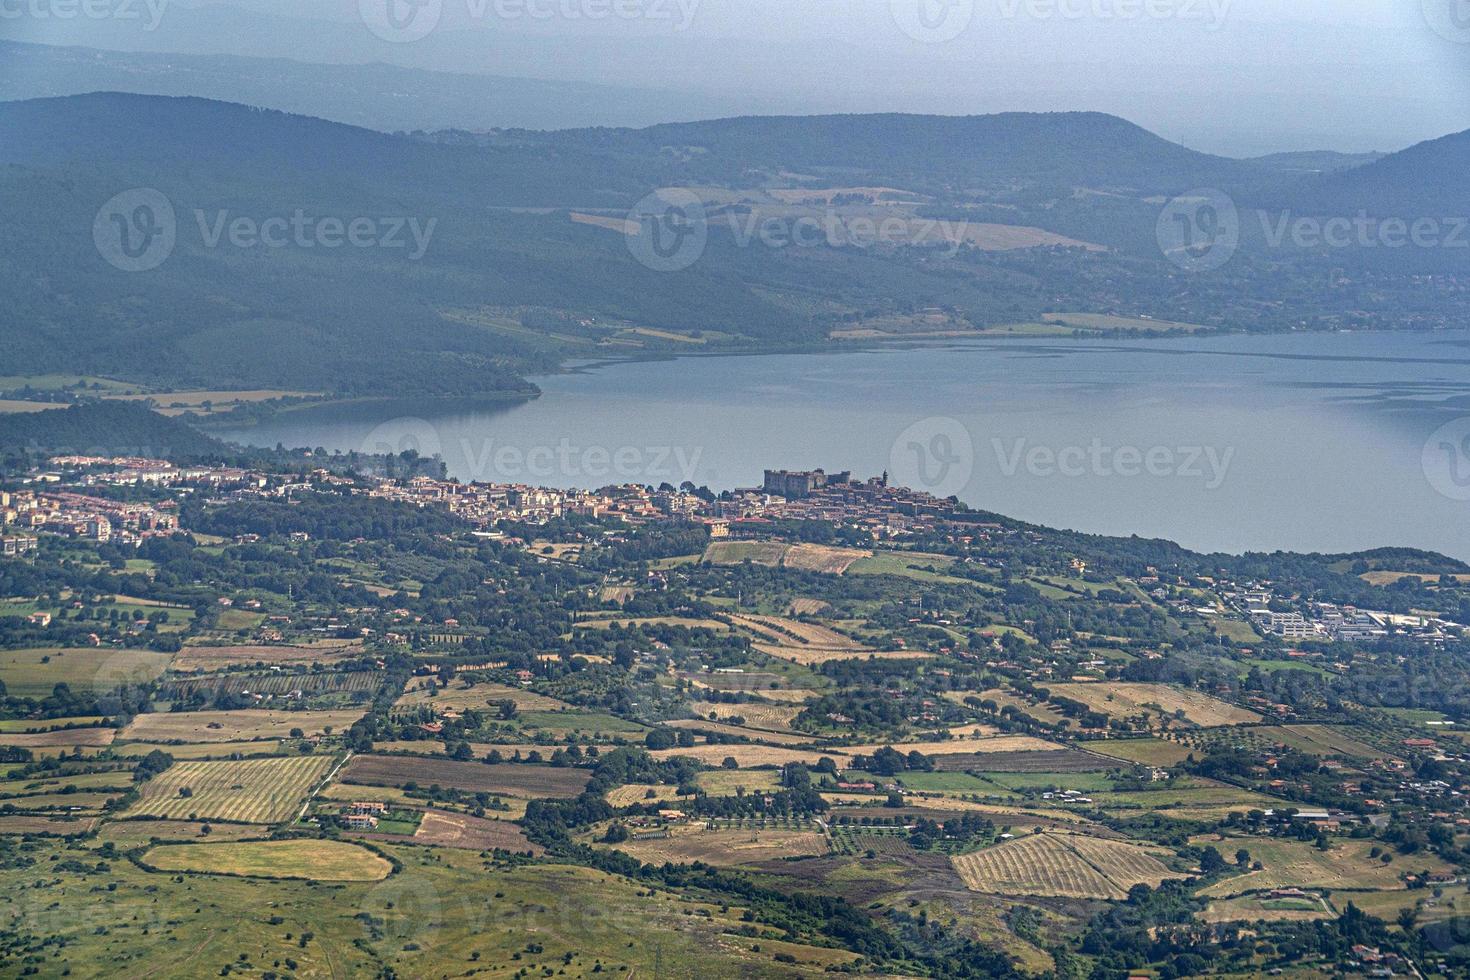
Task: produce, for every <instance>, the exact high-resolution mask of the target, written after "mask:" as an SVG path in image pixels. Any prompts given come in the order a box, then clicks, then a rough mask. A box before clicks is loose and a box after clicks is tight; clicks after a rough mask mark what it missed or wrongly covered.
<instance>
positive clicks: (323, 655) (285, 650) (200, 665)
mask: <svg viewBox="0 0 1470 980" xmlns="http://www.w3.org/2000/svg"><path fill="white" fill-rule="evenodd" d="M361 655H362V644H360V643H356V642H353V641H348V640H323V641H321V642H320V643H314V644H312V645H311V646H218V647H206V646H186V647H184V649H183V650H181V651H179V653H178V654H177V655H176V659H175V661H174V668H175V669H176V670H181V671H191V672H197V671H211V670H223V669H225V668H227V667H239V666H241V665H245V664H255V663H263V664H315V663H333V662H335V661H338V660H349V659H351V658H352V657H357V656H361Z"/></svg>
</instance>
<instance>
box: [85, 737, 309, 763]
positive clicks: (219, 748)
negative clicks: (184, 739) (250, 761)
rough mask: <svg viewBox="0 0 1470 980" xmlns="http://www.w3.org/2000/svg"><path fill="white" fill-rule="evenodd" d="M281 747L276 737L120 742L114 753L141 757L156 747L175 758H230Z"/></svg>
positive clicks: (266, 752)
mask: <svg viewBox="0 0 1470 980" xmlns="http://www.w3.org/2000/svg"><path fill="white" fill-rule="evenodd" d="M280 748H281V743H280V742H279V741H278V740H276V739H269V738H268V739H264V740H256V741H250V742H204V743H200V744H198V745H166V744H164V743H161V742H119V743H117V744H115V745H113V747H112V752H113V754H114V755H118V756H122V757H124V758H128V759H141V758H142V757H143V756H145V755H147V754H148V753H149V752H152V751H153V750H154V749H157V750H159V751H160V752H167V753H168V754H169V755H171V756H173V757H174V758H175V759H181V760H182V759H228V758H230V756H232V755H237V754H238V755H248V756H259V755H274V754H275V753H276V752H277V751H279V750H280Z"/></svg>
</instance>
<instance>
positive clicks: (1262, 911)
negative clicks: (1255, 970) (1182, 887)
mask: <svg viewBox="0 0 1470 980" xmlns="http://www.w3.org/2000/svg"><path fill="white" fill-rule="evenodd" d="M1200 918H1201V919H1203V920H1204V921H1205V922H1210V923H1215V922H1258V921H1266V922H1314V921H1316V920H1318V919H1335V918H1337V913H1336V912H1334V911H1332V909H1331V908H1330V907H1329V906H1328V905H1327V903H1326V902H1324V901H1323V900H1322V899H1321V898H1317V897H1312V898H1304V899H1289V900H1273V899H1269V898H1266V897H1265V896H1256V895H1243V896H1241V897H1240V898H1227V899H1223V900H1221V901H1216V902H1211V903H1210V904H1209V907H1208V908H1206V909H1205V910H1204V912H1202V913H1201V914H1200ZM1388 918H1389V919H1392V918H1393V916H1388Z"/></svg>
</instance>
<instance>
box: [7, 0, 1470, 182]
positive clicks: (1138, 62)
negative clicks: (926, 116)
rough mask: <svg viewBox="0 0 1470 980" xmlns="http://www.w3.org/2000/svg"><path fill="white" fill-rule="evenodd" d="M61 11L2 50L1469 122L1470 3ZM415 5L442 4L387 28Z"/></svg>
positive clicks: (576, 2) (1271, 146)
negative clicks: (134, 16)
mask: <svg viewBox="0 0 1470 980" xmlns="http://www.w3.org/2000/svg"><path fill="white" fill-rule="evenodd" d="M51 2H55V0H0V13H6V12H11V13H13V12H15V11H17V10H20V11H21V12H22V13H21V15H20V16H14V17H12V16H7V17H0V36H3V37H8V38H13V39H17V40H29V41H37V42H41V43H60V44H77V45H87V46H94V47H104V48H114V49H121V50H151V51H178V52H188V53H231V54H241V55H263V56H275V57H293V58H297V59H299V60H302V61H319V62H365V61H385V62H390V63H393V64H399V65H403V66H407V67H416V68H425V69H435V70H442V71H461V72H475V73H483V74H500V75H519V76H529V77H537V78H547V79H560V80H577V81H598V82H604V83H609V84H615V85H619V86H624V87H636V88H645V89H661V90H676V91H679V90H682V91H688V92H698V93H703V94H710V95H715V96H718V97H719V98H720V99H721V101H720V104H721V105H729V106H730V108H731V111H732V112H751V113H756V112H830V111H913V112H943V113H973V112H995V111H1001V110H1006V109H1024V110H1060V109H1096V110H1101V111H1107V112H1113V113H1117V114H1119V115H1122V116H1125V117H1127V118H1129V119H1132V120H1134V121H1135V122H1138V123H1140V124H1141V125H1144V126H1147V127H1149V128H1150V129H1153V130H1155V131H1157V132H1159V133H1160V134H1162V135H1164V136H1167V137H1169V138H1171V139H1177V140H1180V141H1181V142H1185V143H1187V144H1189V145H1191V146H1194V147H1197V148H1199V149H1204V150H1210V151H1214V152H1222V153H1231V154H1236V155H1247V154H1252V153H1263V152H1269V151H1273V150H1280V149H1288V148H1295V149H1318V148H1324V149H1340V150H1370V149H1382V150H1392V149H1398V148H1400V147H1402V146H1404V145H1407V144H1409V143H1412V142H1415V141H1418V140H1421V139H1426V138H1430V137H1434V136H1439V135H1443V134H1445V133H1448V132H1451V131H1458V130H1463V129H1467V128H1470V0H230V2H229V3H227V4H213V5H212V4H204V3H200V2H198V0H172V2H171V3H170V2H169V0H98V2H102V3H112V4H124V3H128V4H133V5H135V6H137V7H138V8H140V9H141V8H145V7H146V6H147V5H148V4H149V3H152V4H154V5H158V4H165V3H167V4H168V6H167V7H166V8H163V10H162V13H163V15H162V17H161V18H160V19H159V21H158V25H157V27H156V29H154V30H145V29H143V28H141V27H140V26H139V25H138V24H137V23H124V22H122V21H121V20H117V19H93V20H90V21H86V20H76V19H74V20H69V21H62V20H59V19H57V18H55V17H47V16H45V15H44V14H37V13H35V12H34V11H35V9H36V8H35V7H34V5H40V7H42V8H44V7H45V6H46V5H47V4H49V3H51ZM409 2H412V3H418V4H427V5H428V6H426V7H424V8H423V9H421V10H419V11H418V12H417V13H415V9H414V8H412V7H408V6H400V7H398V8H397V12H398V14H399V15H400V18H399V20H397V21H392V22H389V21H387V20H385V19H384V17H383V14H382V11H383V10H384V5H385V4H390V3H391V4H405V3H409ZM363 10H366V11H367V13H366V15H364V14H363V12H362V11H363ZM609 11H622V12H623V15H618V14H616V13H613V14H609ZM533 14H534V15H533ZM145 16H146V15H145ZM364 16H366V18H367V19H368V20H373V19H375V18H376V20H377V22H378V27H379V30H377V31H374V30H372V29H370V28H369V27H368V26H366V25H365V23H364ZM423 17H428V18H429V19H428V20H425V19H422V18H423ZM302 21H309V23H302ZM388 23H393V24H408V25H409V29H408V30H409V34H407V35H405V34H402V33H400V34H399V35H393V34H392V32H391V31H385V30H384V29H382V28H383V26H384V24H388ZM430 24H431V25H432V27H433V29H432V30H429V31H425V32H421V33H423V36H422V37H419V36H417V34H416V33H414V30H415V28H416V27H418V26H427V25H430ZM396 29H397V28H394V30H396ZM385 34H388V35H389V36H388V38H387V39H386V40H385V39H384V35H385ZM0 70H3V66H0Z"/></svg>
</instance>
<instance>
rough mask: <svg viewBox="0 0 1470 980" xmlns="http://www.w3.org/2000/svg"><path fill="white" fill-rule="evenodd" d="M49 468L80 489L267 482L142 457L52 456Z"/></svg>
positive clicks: (257, 476)
mask: <svg viewBox="0 0 1470 980" xmlns="http://www.w3.org/2000/svg"><path fill="white" fill-rule="evenodd" d="M51 465H52V466H53V467H54V468H56V469H58V470H61V471H63V472H68V473H69V479H68V482H69V483H71V484H72V485H73V486H79V487H103V486H113V487H128V486H160V487H175V486H194V487H229V486H234V487H241V486H248V485H254V486H261V487H263V486H265V484H266V480H267V478H266V476H265V475H264V474H262V473H255V472H252V471H250V470H244V469H239V468H236V467H231V466H176V465H174V464H173V463H170V462H168V461H167V460H162V459H147V458H145V457H141V456H54V457H52V459H51ZM69 471H79V472H69Z"/></svg>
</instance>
